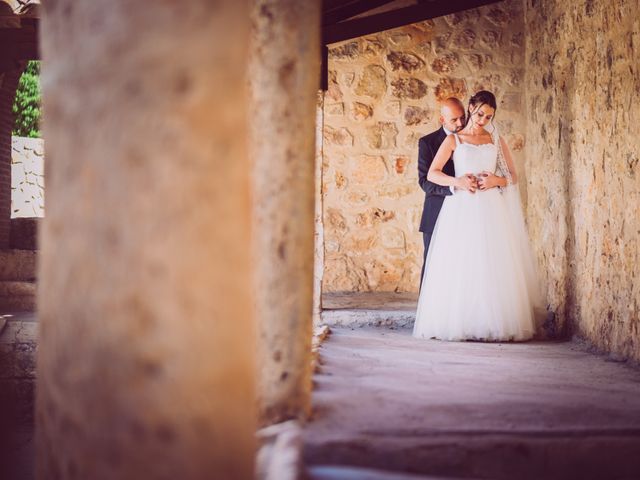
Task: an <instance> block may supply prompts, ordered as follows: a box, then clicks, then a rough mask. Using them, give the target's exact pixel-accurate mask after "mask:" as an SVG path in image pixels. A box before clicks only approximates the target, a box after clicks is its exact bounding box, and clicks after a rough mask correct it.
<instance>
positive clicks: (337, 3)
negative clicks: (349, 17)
mask: <svg viewBox="0 0 640 480" xmlns="http://www.w3.org/2000/svg"><path fill="white" fill-rule="evenodd" d="M353 1H357V0H322V14H323V15H324V14H325V13H326V12H328V11H330V10H334V9H336V8H341V7H343V6H344V5H346V4H347V3H351V2H353Z"/></svg>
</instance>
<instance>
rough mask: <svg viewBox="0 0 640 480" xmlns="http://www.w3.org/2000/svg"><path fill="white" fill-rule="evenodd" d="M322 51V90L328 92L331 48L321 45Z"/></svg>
mask: <svg viewBox="0 0 640 480" xmlns="http://www.w3.org/2000/svg"><path fill="white" fill-rule="evenodd" d="M320 49H321V50H320V54H321V55H322V58H321V59H320V89H321V90H323V91H325V92H326V91H327V90H328V89H329V47H327V46H326V45H321V47H320Z"/></svg>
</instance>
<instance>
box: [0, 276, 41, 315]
mask: <svg viewBox="0 0 640 480" xmlns="http://www.w3.org/2000/svg"><path fill="white" fill-rule="evenodd" d="M35 309H36V283H35V282H33V281H0V313H7V312H34V311H35Z"/></svg>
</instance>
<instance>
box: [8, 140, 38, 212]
mask: <svg viewBox="0 0 640 480" xmlns="http://www.w3.org/2000/svg"><path fill="white" fill-rule="evenodd" d="M24 217H38V218H41V217H44V140H43V139H41V138H24V137H12V139H11V218H24Z"/></svg>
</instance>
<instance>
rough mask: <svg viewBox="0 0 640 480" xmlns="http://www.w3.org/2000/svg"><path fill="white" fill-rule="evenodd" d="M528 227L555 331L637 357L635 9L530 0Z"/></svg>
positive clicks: (630, 1)
mask: <svg viewBox="0 0 640 480" xmlns="http://www.w3.org/2000/svg"><path fill="white" fill-rule="evenodd" d="M525 5H526V6H525V18H526V24H527V34H526V59H527V65H526V72H527V73H526V83H525V84H526V88H525V90H526V92H527V94H526V104H527V114H528V118H527V139H528V141H527V147H526V158H527V165H526V167H527V172H528V174H529V203H528V221H529V228H530V233H531V236H532V239H533V241H534V244H535V247H536V248H535V250H536V251H537V254H538V259H539V263H540V267H541V268H540V270H541V272H543V274H544V276H545V278H546V280H547V284H548V292H547V296H548V300H549V303H550V305H551V308H552V309H553V310H554V311H555V312H556V314H557V317H556V319H557V325H558V328H559V329H561V330H562V329H564V330H566V331H567V332H569V333H571V332H573V333H577V334H579V335H582V336H584V337H586V338H588V339H590V340H591V341H592V342H593V343H594V344H595V345H596V346H597V347H599V348H601V349H602V350H606V351H609V352H613V353H617V354H619V355H621V356H624V357H633V358H635V359H638V360H640V328H639V327H640V320H639V318H638V316H639V312H640V255H639V254H638V235H639V234H640V210H639V205H640V172H639V171H638V158H639V155H640V137H639V136H638V126H639V125H640V107H639V104H638V102H639V99H640V75H639V73H638V69H639V65H640V19H639V17H638V11H639V10H640V2H639V1H638V0H620V1H616V2H597V1H594V0H581V1H574V2H564V1H560V0H545V1H535V0H527V1H526V4H525Z"/></svg>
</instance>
